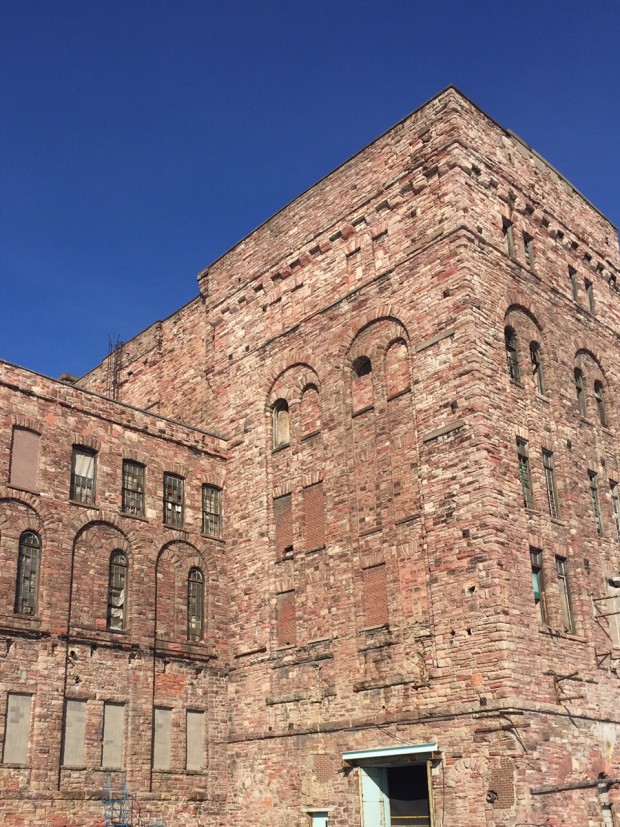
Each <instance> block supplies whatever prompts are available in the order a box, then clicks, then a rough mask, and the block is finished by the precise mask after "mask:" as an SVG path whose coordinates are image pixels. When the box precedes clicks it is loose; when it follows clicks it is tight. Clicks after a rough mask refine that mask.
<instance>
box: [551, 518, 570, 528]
mask: <svg viewBox="0 0 620 827" xmlns="http://www.w3.org/2000/svg"><path fill="white" fill-rule="evenodd" d="M550 519H551V522H552V523H553V525H557V526H561V527H562V528H566V526H567V525H568V523H566V522H564V520H558V518H557V517H551V518H550Z"/></svg>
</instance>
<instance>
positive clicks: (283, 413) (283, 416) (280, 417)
mask: <svg viewBox="0 0 620 827" xmlns="http://www.w3.org/2000/svg"><path fill="white" fill-rule="evenodd" d="M290 441H291V432H290V427H289V413H288V402H287V401H286V399H277V400H276V401H275V402H274V405H273V447H274V448H283V447H284V446H285V445H289V444H290Z"/></svg>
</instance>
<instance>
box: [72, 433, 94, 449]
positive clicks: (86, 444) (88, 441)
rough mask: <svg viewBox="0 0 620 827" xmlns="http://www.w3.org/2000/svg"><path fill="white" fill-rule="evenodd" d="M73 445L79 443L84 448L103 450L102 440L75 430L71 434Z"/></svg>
mask: <svg viewBox="0 0 620 827" xmlns="http://www.w3.org/2000/svg"><path fill="white" fill-rule="evenodd" d="M71 440H72V444H73V445H79V446H81V447H82V448H90V450H91V451H95V452H97V453H98V452H99V451H100V450H101V442H100V441H99V440H98V439H96V438H95V437H94V436H87V435H86V434H79V433H76V432H73V433H72V434H71Z"/></svg>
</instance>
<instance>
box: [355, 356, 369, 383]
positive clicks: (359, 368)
mask: <svg viewBox="0 0 620 827" xmlns="http://www.w3.org/2000/svg"><path fill="white" fill-rule="evenodd" d="M352 368H353V373H354V374H355V378H356V379H360V378H361V377H362V376H368V374H369V373H371V372H372V364H371V361H370V359H369V358H368V356H358V357H357V359H356V360H355V361H354V362H353V365H352Z"/></svg>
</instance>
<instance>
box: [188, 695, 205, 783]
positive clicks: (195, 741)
mask: <svg viewBox="0 0 620 827" xmlns="http://www.w3.org/2000/svg"><path fill="white" fill-rule="evenodd" d="M185 727H186V730H185V731H186V737H185V769H186V770H188V771H189V772H201V770H204V768H205V746H204V744H205V735H204V733H205V714H204V712H199V711H197V710H192V709H188V710H187V713H186V717H185Z"/></svg>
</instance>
